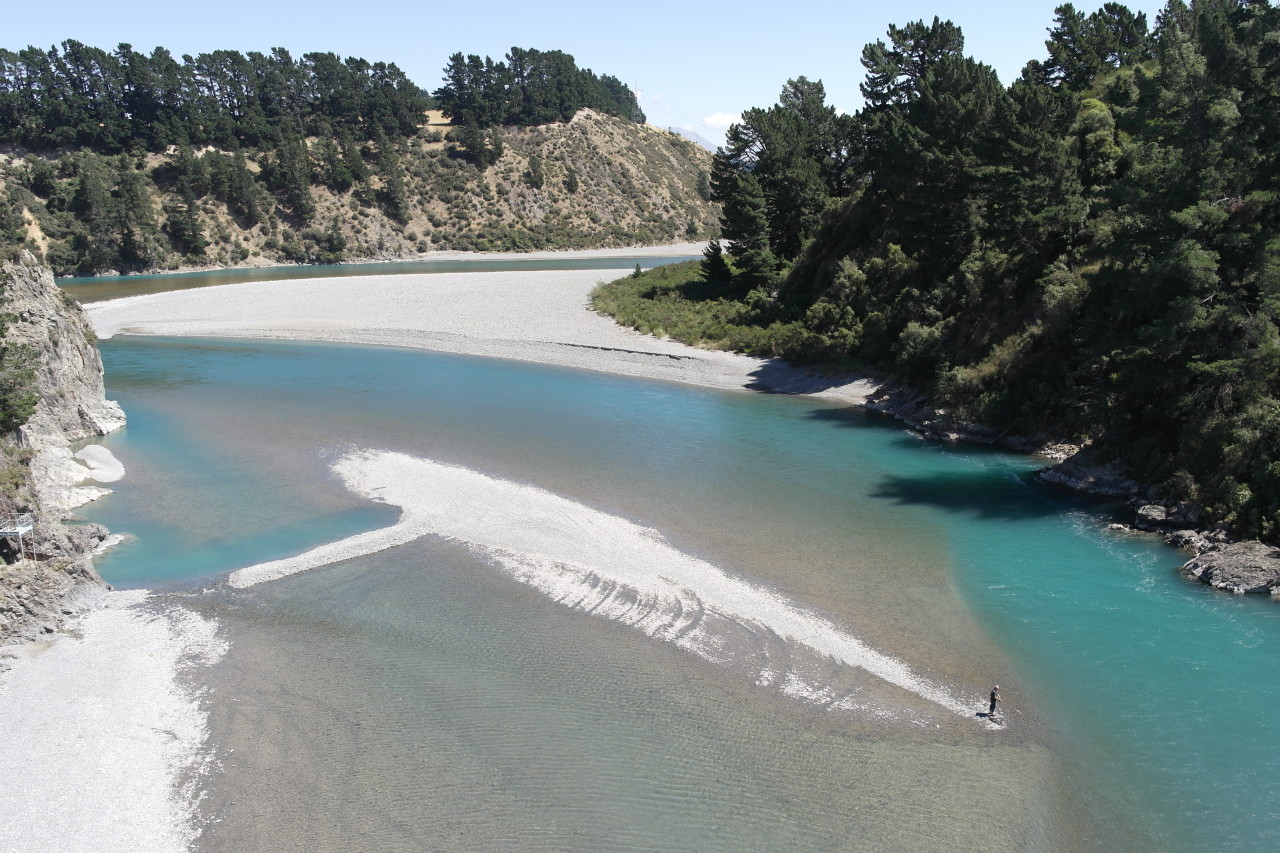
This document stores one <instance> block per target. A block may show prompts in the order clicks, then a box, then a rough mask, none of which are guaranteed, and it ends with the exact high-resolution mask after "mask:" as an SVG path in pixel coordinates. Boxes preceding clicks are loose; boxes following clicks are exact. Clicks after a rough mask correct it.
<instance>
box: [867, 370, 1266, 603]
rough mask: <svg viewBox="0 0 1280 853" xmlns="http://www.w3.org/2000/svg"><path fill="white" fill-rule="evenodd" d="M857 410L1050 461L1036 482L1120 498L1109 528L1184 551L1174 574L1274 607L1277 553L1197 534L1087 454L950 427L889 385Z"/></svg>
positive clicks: (1195, 514) (1145, 490) (939, 413)
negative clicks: (1119, 519)
mask: <svg viewBox="0 0 1280 853" xmlns="http://www.w3.org/2000/svg"><path fill="white" fill-rule="evenodd" d="M865 405H866V407H867V408H869V409H871V410H873V411H877V412H882V413H884V414H887V415H891V416H892V417H894V418H896V419H898V420H900V421H902V422H903V423H905V424H907V425H908V426H910V427H911V428H912V429H914V430H916V431H917V432H919V433H920V434H921V435H923V436H924V437H926V438H929V439H932V440H935V441H969V442H979V443H983V444H996V445H1000V446H1004V447H1009V448H1011V449H1013V450H1019V451H1023V452H1028V453H1037V454H1039V455H1041V456H1045V457H1047V458H1049V459H1053V460H1056V461H1055V463H1054V464H1053V465H1049V466H1047V467H1045V468H1042V469H1040V470H1039V471H1038V472H1037V476H1038V477H1039V478H1040V479H1041V480H1043V481H1045V482H1047V483H1056V484H1058V485H1061V486H1065V487H1067V488H1069V489H1074V490H1076V491H1080V492H1085V493H1087V494H1094V495H1106V496H1110V497H1118V498H1123V499H1124V500H1125V501H1126V502H1128V503H1129V505H1130V506H1132V507H1133V509H1134V521H1133V524H1131V525H1124V524H1114V525H1112V528H1113V529H1116V530H1125V531H1142V532H1147V533H1156V534H1159V535H1161V536H1163V537H1164V538H1165V540H1166V541H1167V542H1168V543H1169V544H1171V545H1174V546H1176V547H1178V548H1181V549H1183V550H1185V551H1190V552H1191V553H1192V554H1193V556H1192V558H1191V559H1190V560H1188V561H1187V562H1186V563H1184V564H1183V565H1182V567H1181V571H1182V572H1183V574H1185V575H1186V576H1187V577H1190V578H1195V579H1196V580H1199V581H1201V582H1202V583H1205V584H1208V585H1209V586H1212V587H1214V588H1216V589H1220V590H1223V591H1226V592H1232V593H1237V594H1240V593H1260V594H1266V595H1270V596H1271V598H1272V600H1275V601H1280V548H1275V547H1272V546H1270V545H1267V544H1266V543H1263V542H1258V541H1244V542H1236V541H1233V540H1232V539H1231V537H1230V535H1229V534H1228V532H1227V527H1226V525H1224V524H1221V523H1219V524H1217V525H1215V526H1213V527H1210V528H1204V527H1202V526H1201V524H1202V521H1203V518H1202V516H1201V513H1200V510H1199V508H1198V507H1196V506H1195V505H1193V504H1189V503H1185V502H1170V501H1163V500H1159V499H1158V498H1157V496H1156V494H1155V493H1154V490H1153V489H1151V488H1149V487H1147V486H1144V485H1143V484H1141V483H1138V482H1137V481H1135V480H1133V479H1132V478H1131V477H1129V476H1128V474H1127V473H1126V472H1125V470H1124V468H1123V467H1122V466H1120V465H1119V464H1117V463H1115V462H1109V463H1106V464H1101V463H1098V462H1097V461H1096V460H1094V459H1093V458H1092V457H1091V455H1090V452H1089V448H1087V447H1080V446H1079V445H1072V444H1066V443H1062V442H1055V441H1052V440H1050V439H1047V438H1045V437H1044V436H1030V437H1028V436H1010V435H1006V434H1004V433H1000V432H997V431H996V430H994V429H991V428H989V427H984V426H981V425H969V424H957V423H956V422H955V421H954V420H953V419H952V418H951V417H950V415H949V414H948V413H947V412H946V410H944V409H938V408H934V407H932V406H930V405H929V404H928V402H927V400H926V398H925V397H924V395H922V394H919V393H917V392H914V391H912V390H911V389H909V388H906V387H904V386H901V385H897V384H895V383H886V384H885V385H883V386H881V388H880V390H879V391H877V392H876V393H875V394H872V395H871V396H869V397H868V398H867V402H866V404H865Z"/></svg>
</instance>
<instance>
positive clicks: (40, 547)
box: [0, 252, 124, 645]
mask: <svg viewBox="0 0 1280 853" xmlns="http://www.w3.org/2000/svg"><path fill="white" fill-rule="evenodd" d="M0 288H2V290H3V296H2V298H3V306H2V307H0V310H2V311H3V312H4V314H5V315H6V318H5V319H6V320H7V323H6V328H5V335H4V341H3V343H4V346H6V347H9V348H10V352H12V353H14V354H15V357H20V358H21V359H22V362H23V363H22V365H21V367H22V368H23V369H22V370H18V371H16V372H18V373H21V374H23V377H22V379H21V381H22V382H23V383H24V386H25V387H26V388H27V389H29V390H30V391H31V392H34V394H35V396H36V405H35V410H34V412H33V413H32V414H31V416H30V417H29V418H27V419H26V421H25V423H23V425H22V426H20V427H19V428H18V429H17V430H16V431H15V432H12V433H10V434H8V435H5V436H3V437H0V516H2V517H4V519H5V520H6V522H9V523H12V521H13V520H14V519H15V518H17V517H20V516H22V515H26V514H29V515H30V522H31V524H32V529H31V531H30V533H28V534H26V535H24V536H23V541H22V543H21V547H19V542H18V539H17V537H14V536H10V537H7V538H5V539H3V540H0V558H3V560H4V565H3V566H0V645H4V644H7V643H10V642H13V641H21V640H30V639H35V638H38V637H40V636H41V635H44V634H49V633H53V632H54V631H56V630H58V629H59V628H61V627H63V626H64V625H65V624H66V623H67V621H68V619H69V618H72V617H74V616H75V615H76V614H78V613H81V612H83V611H84V610H86V609H89V608H91V607H93V606H94V605H95V604H96V603H97V602H98V600H100V598H101V597H102V594H103V593H104V592H105V591H106V590H107V588H108V587H107V585H106V584H105V583H104V582H103V581H102V579H101V577H99V575H98V573H97V571H96V570H95V569H94V567H93V552H94V549H95V548H96V547H97V546H98V545H100V544H101V542H102V541H103V540H104V539H105V538H106V536H107V531H106V529H105V528H103V527H102V526H101V525H97V524H83V525H79V524H78V525H69V524H67V523H66V520H67V517H68V515H69V514H70V512H71V510H72V509H74V508H75V507H76V506H79V505H80V504H82V503H84V502H85V501H87V500H91V499H92V498H94V497H96V496H98V495H99V494H101V490H99V489H97V488H96V487H92V486H89V487H84V486H81V484H82V483H84V482H85V480H87V479H91V478H92V477H93V475H94V471H93V469H92V468H91V467H90V464H84V463H82V462H81V461H80V460H78V459H77V458H76V457H75V455H73V453H72V450H71V445H72V443H73V442H75V441H78V440H80V439H84V438H88V437H91V436H95V435H103V434H105V433H108V432H110V431H112V430H114V429H118V428H119V427H121V426H123V425H124V413H123V412H122V411H121V410H120V407H119V406H118V405H117V404H115V403H114V402H111V401H109V400H107V399H106V396H105V392H104V389H103V383H102V359H101V357H100V356H99V354H98V350H97V347H96V346H95V345H94V340H95V339H94V335H93V331H92V329H91V327H90V325H89V322H88V320H87V318H86V317H85V315H84V312H83V310H82V309H81V308H80V305H79V303H77V302H75V301H74V300H72V299H69V298H67V297H66V296H65V295H64V294H63V293H62V291H60V290H59V289H58V287H57V286H56V285H55V284H54V281H53V275H52V273H51V272H50V271H49V269H48V268H47V267H44V266H42V265H40V264H39V263H38V262H37V261H36V260H35V258H34V257H32V256H31V254H29V253H25V252H24V253H23V254H22V256H21V257H19V259H18V260H17V261H16V262H13V263H6V264H5V265H4V266H3V271H2V273H0ZM27 370H29V373H28V372H26V371H27ZM85 458H86V460H87V461H88V462H91V463H93V464H95V465H97V466H99V467H100V465H101V461H100V460H99V459H98V458H97V457H94V456H93V455H92V454H85Z"/></svg>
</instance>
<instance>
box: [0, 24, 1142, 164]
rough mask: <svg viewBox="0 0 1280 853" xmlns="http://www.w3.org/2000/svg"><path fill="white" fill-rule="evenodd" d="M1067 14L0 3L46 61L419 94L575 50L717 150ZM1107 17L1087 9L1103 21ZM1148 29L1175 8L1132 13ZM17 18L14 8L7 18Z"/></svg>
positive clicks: (985, 51) (997, 56)
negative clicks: (413, 88) (350, 70)
mask: <svg viewBox="0 0 1280 853" xmlns="http://www.w3.org/2000/svg"><path fill="white" fill-rule="evenodd" d="M1059 2H1061V0H987V2H978V0H963V2H962V0H898V2H896V3H867V2H860V0H773V2H761V0H739V2H734V3H724V2H714V1H713V2H705V0H704V2H701V3H699V2H689V0H684V2H677V1H676V0H645V2H642V3H633V4H626V3H620V2H616V0H615V2H609V0H605V2H601V0H594V2H581V0H542V2H528V0H522V2H512V0H487V2H456V0H455V2H449V3H424V2H392V0H359V2H352V0H340V2H339V0H309V2H306V3H302V2H298V0H215V2H212V3H174V2H173V0H110V2H104V0H60V1H59V2H55V3H53V4H51V5H47V6H46V5H45V4H43V3H31V2H20V1H19V0H0V10H3V12H4V14H3V24H2V25H0V47H5V48H8V49H10V50H18V49H20V48H23V47H26V46H28V45H35V46H37V47H41V48H48V47H51V46H53V45H54V44H58V43H60V42H62V41H63V40H65V39H68V38H70V39H75V40H77V41H80V42H83V43H84V44H87V45H92V46H94V47H101V48H104V49H107V50H111V49H114V48H115V47H116V45H118V44H120V43H121V42H127V43H129V44H131V45H133V47H134V49H135V50H142V51H146V52H148V53H149V52H150V51H151V50H152V49H153V48H155V47H157V46H161V47H166V48H168V49H169V50H170V51H171V52H172V53H173V54H174V55H175V56H181V55H182V54H197V53H203V52H207V51H212V50H220V49H228V50H239V51H241V52H248V51H252V50H256V51H262V52H266V51H268V50H270V49H271V48H273V47H284V48H287V49H288V50H289V51H291V52H292V53H293V54H294V55H295V56H300V55H301V54H303V53H310V52H312V51H327V52H332V53H337V54H340V55H342V56H344V57H345V56H359V57H363V58H364V59H368V60H370V61H374V62H376V61H384V62H394V63H395V64H396V65H398V66H399V67H400V68H401V70H403V71H404V72H405V73H406V74H407V75H408V76H409V77H410V78H411V79H412V80H413V81H414V82H415V83H417V84H418V85H419V86H422V87H423V88H425V89H428V90H431V89H435V88H437V87H438V86H439V85H440V84H441V81H442V76H443V75H442V69H443V68H444V66H445V63H446V62H447V61H448V58H449V56H450V55H451V54H453V53H457V52H461V53H466V54H471V53H474V54H478V55H480V56H491V57H493V58H494V59H495V60H497V59H501V58H502V57H503V56H504V55H505V54H506V52H507V51H508V50H509V49H510V48H511V47H513V46H516V47H523V48H537V49H539V50H562V51H564V52H566V53H569V54H572V55H573V56H574V57H575V59H576V60H577V63H578V66H579V67H581V68H590V69H592V70H593V71H595V72H596V73H597V74H611V75H613V76H614V77H617V78H619V79H620V80H622V81H623V82H624V83H626V84H628V85H629V86H631V87H632V88H633V89H636V90H637V91H638V94H639V97H640V105H641V107H642V108H643V109H644V111H645V113H646V115H647V116H648V118H649V122H650V123H651V124H655V125H658V126H660V127H672V128H682V129H685V130H689V131H692V132H694V133H696V134H698V135H700V136H702V137H704V138H705V139H707V140H708V141H710V142H712V143H713V144H719V143H721V142H723V139H724V131H725V129H726V128H727V127H728V125H729V123H730V122H731V121H734V120H736V119H737V117H738V116H739V115H740V114H741V113H742V111H743V110H746V109H750V108H751V107H768V106H771V105H772V104H774V103H776V102H777V98H778V93H779V92H780V91H781V90H782V86H783V85H784V84H785V83H786V81H787V80H788V79H791V78H795V77H800V76H805V77H808V78H809V79H810V80H815V79H817V80H821V81H822V82H823V84H824V85H825V86H826V91H827V100H828V102H829V103H831V104H833V105H834V106H836V107H837V108H838V109H840V110H843V111H845V112H853V111H854V110H856V109H858V108H859V107H860V106H861V103H862V100H861V96H860V94H859V92H858V84H859V83H860V82H861V81H862V79H863V68H862V66H861V64H860V63H859V57H860V55H861V52H862V47H863V45H865V44H867V43H868V42H872V41H875V40H876V39H883V38H885V32H886V31H887V29H888V27H889V24H891V23H892V24H905V23H907V22H909V21H914V20H920V19H923V20H926V21H929V20H932V19H933V17H934V16H935V15H936V16H938V17H940V18H943V19H944V20H946V19H949V20H951V21H953V22H955V23H956V24H958V25H960V27H961V29H962V30H963V31H964V34H965V51H966V53H968V54H970V55H971V56H973V57H975V58H976V59H977V60H979V61H980V62H984V63H986V64H988V65H991V66H992V67H994V68H995V70H996V72H997V74H999V76H1000V79H1001V80H1003V81H1004V82H1006V83H1009V82H1011V81H1012V80H1013V79H1015V78H1016V77H1017V76H1018V73H1019V71H1020V70H1021V69H1022V66H1023V65H1025V64H1026V62H1027V61H1028V60H1030V59H1041V58H1043V57H1044V56H1045V48H1044V40H1045V38H1046V35H1047V30H1048V28H1049V27H1050V26H1052V24H1053V10H1054V7H1055V6H1057V5H1058V3H1059ZM1101 5H1102V0H1097V2H1096V3H1091V2H1087V0H1086V2H1077V3H1076V6H1077V8H1079V9H1081V10H1082V11H1086V12H1090V11H1093V10H1094V9H1095V8H1097V7H1098V6H1101ZM1126 5H1127V6H1129V8H1130V9H1132V10H1133V11H1135V12H1145V13H1146V14H1147V18H1148V20H1149V22H1151V23H1154V21H1155V15H1156V13H1157V12H1158V11H1159V10H1160V8H1162V7H1163V5H1164V3H1163V2H1156V0H1130V2H1128V3H1126ZM6 7H7V8H6Z"/></svg>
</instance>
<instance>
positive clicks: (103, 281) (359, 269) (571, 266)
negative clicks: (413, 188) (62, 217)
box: [58, 255, 697, 303]
mask: <svg viewBox="0 0 1280 853" xmlns="http://www.w3.org/2000/svg"><path fill="white" fill-rule="evenodd" d="M692 257H697V256H696V255H694V256H689V255H678V256H670V257H668V256H661V257H652V256H651V257H626V256H619V257H609V258H568V259H566V258H527V259H522V258H505V259H485V258H468V259H466V260H460V261H444V260H437V261H382V262H378V263H365V264H308V265H305V266H289V267H257V268H244V269H224V270H205V271H203V272H188V273H164V274H160V275H122V276H88V277H85V278H61V279H58V286H59V287H61V288H62V289H63V290H64V291H66V292H67V294H69V295H70V296H74V297H75V298H76V299H78V300H80V301H81V302H84V303H89V302H101V301H103V300H106V299H121V298H123V297H125V296H141V295H143V294H147V293H165V292H167V291H170V290H191V289H192V288H197V287H212V286H214V285H217V284H241V283H243V282H248V281H287V280H289V279H296V278H342V277H345V276H353V275H408V274H410V273H418V274H420V273H443V272H506V271H509V270H630V269H635V267H636V265H637V264H639V265H640V267H641V269H650V268H652V267H657V266H662V265H663V264H670V263H675V262H678V261H687V260H690V259H691V258H692Z"/></svg>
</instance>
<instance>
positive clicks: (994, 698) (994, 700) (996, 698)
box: [987, 684, 1004, 719]
mask: <svg viewBox="0 0 1280 853" xmlns="http://www.w3.org/2000/svg"><path fill="white" fill-rule="evenodd" d="M1003 701H1004V700H1003V699H1001V698H1000V685H999V684H997V685H996V686H995V687H992V688H991V709H990V710H989V711H987V718H988V719H995V716H996V705H998V704H999V703H1001V702H1003Z"/></svg>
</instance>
